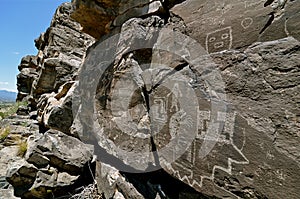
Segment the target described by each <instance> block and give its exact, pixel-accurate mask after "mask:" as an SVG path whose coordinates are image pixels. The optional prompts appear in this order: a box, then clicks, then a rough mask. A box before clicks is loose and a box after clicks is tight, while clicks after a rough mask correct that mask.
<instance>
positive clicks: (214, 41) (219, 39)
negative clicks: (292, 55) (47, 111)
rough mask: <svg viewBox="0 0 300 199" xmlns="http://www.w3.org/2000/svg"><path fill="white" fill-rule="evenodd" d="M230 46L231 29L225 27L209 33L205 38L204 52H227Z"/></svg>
mask: <svg viewBox="0 0 300 199" xmlns="http://www.w3.org/2000/svg"><path fill="white" fill-rule="evenodd" d="M231 46H232V29H231V27H226V28H222V29H218V30H215V31H213V32H210V33H208V34H207V36H206V50H207V51H208V52H209V53H213V52H218V51H223V50H229V49H230V48H231Z"/></svg>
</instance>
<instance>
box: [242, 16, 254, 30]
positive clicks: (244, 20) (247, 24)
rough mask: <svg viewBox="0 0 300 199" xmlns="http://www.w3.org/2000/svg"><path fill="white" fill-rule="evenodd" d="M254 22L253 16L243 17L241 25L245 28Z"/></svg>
mask: <svg viewBox="0 0 300 199" xmlns="http://www.w3.org/2000/svg"><path fill="white" fill-rule="evenodd" d="M252 24H253V19H252V18H251V17H247V18H245V19H243V21H242V22H241V25H242V27H243V28H244V29H248V28H249V27H250V26H251V25H252Z"/></svg>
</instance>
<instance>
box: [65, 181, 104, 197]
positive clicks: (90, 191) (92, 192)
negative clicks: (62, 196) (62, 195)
mask: <svg viewBox="0 0 300 199" xmlns="http://www.w3.org/2000/svg"><path fill="white" fill-rule="evenodd" d="M70 199H104V197H103V196H101V195H99V194H98V190H97V186H96V183H94V184H90V185H88V186H86V187H84V188H83V190H82V191H81V192H80V193H78V194H75V195H73V196H72V197H71V198H70Z"/></svg>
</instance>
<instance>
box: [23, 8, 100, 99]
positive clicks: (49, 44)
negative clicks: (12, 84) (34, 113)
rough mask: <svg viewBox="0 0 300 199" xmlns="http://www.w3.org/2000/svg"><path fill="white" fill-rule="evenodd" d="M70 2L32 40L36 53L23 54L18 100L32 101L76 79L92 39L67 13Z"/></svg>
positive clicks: (58, 10) (69, 10) (59, 9)
mask: <svg viewBox="0 0 300 199" xmlns="http://www.w3.org/2000/svg"><path fill="white" fill-rule="evenodd" d="M71 11H72V7H71V5H70V4H68V3H66V4H63V5H62V6H60V7H59V8H58V9H57V11H56V13H55V15H54V17H53V19H52V21H51V24H50V27H49V28H48V29H47V31H46V32H45V33H42V34H41V35H40V37H39V38H38V39H36V40H35V43H36V47H37V49H38V50H39V52H38V54H37V55H36V56H27V57H24V58H23V59H22V61H21V64H20V66H19V70H20V72H21V73H20V74H19V75H18V91H19V94H18V100H22V99H23V98H24V97H25V96H31V98H33V99H34V101H35V102H37V101H38V98H39V97H40V96H41V95H42V94H44V93H51V92H53V91H56V92H57V91H58V88H59V87H60V86H62V85H63V84H64V83H66V82H68V81H72V80H74V79H75V78H76V74H77V71H78V69H79V66H80V64H81V61H82V59H83V57H84V55H85V51H86V50H87V47H88V46H90V45H91V44H92V43H93V42H94V39H93V38H92V37H91V36H89V35H87V34H85V33H82V32H81V31H80V30H81V26H80V25H79V24H78V23H77V22H75V21H74V20H72V19H71V18H70V17H69V15H70V12H71Z"/></svg>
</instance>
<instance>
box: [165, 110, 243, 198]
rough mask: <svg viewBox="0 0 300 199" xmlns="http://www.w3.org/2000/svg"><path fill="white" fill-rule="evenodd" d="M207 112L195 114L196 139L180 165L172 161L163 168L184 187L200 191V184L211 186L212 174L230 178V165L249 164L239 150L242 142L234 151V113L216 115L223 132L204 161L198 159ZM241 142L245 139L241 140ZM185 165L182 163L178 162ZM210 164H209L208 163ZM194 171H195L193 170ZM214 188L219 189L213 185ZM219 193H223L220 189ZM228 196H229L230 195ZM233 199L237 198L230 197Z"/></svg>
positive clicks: (207, 116)
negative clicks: (196, 120) (206, 183)
mask: <svg viewBox="0 0 300 199" xmlns="http://www.w3.org/2000/svg"><path fill="white" fill-rule="evenodd" d="M211 114H212V113H211V112H210V111H199V113H198V130H199V133H198V136H197V137H196V139H195V141H194V142H193V144H192V145H191V146H190V148H189V150H188V151H187V152H186V153H185V154H184V155H183V157H182V159H181V161H175V162H174V163H172V164H168V165H166V167H167V169H168V170H169V171H171V173H173V175H174V176H176V177H177V178H179V179H180V180H182V181H184V182H186V183H188V184H189V185H190V186H192V187H194V188H198V189H199V188H200V189H201V188H202V187H203V185H204V183H205V182H204V180H209V181H211V182H212V183H214V179H215V173H216V171H217V170H222V171H224V172H226V173H228V174H229V175H232V164H233V163H234V164H241V165H244V164H249V160H248V159H247V157H246V156H245V155H244V154H243V152H242V149H243V147H244V144H245V140H242V143H243V144H242V146H240V147H238V146H237V145H236V144H235V141H234V135H235V133H242V134H244V133H245V132H244V131H243V132H235V131H236V129H235V118H236V113H235V112H233V113H224V112H218V116H217V120H218V122H223V123H224V129H223V131H222V133H221V135H220V136H219V137H218V140H217V144H216V146H215V147H214V149H213V150H212V151H211V153H209V154H208V155H207V156H206V157H205V158H200V157H199V155H198V154H199V151H200V148H201V145H202V144H203V142H204V138H205V134H206V133H207V132H208V130H209V128H214V127H209V126H214V125H210V124H211V123H212V122H213V121H211ZM243 139H245V137H243ZM183 159H184V160H185V161H182V160H183ZM212 160H213V161H212ZM195 168H197V169H195ZM215 186H217V187H219V186H218V185H217V184H215ZM219 189H222V190H224V191H225V192H226V193H228V191H226V190H225V189H224V188H222V187H219ZM231 194H232V193H231ZM234 197H237V198H238V196H234Z"/></svg>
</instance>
